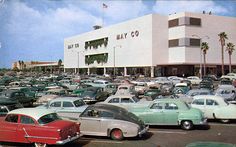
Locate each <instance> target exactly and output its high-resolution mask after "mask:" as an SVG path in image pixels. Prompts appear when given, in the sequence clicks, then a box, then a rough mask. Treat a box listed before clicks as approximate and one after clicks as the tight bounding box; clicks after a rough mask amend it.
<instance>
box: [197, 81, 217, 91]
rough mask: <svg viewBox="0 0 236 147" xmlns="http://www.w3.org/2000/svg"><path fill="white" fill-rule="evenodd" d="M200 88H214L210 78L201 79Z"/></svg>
mask: <svg viewBox="0 0 236 147" xmlns="http://www.w3.org/2000/svg"><path fill="white" fill-rule="evenodd" d="M199 88H200V89H209V90H212V91H213V90H214V84H213V81H212V80H209V79H203V80H202V81H201V82H200V84H199Z"/></svg>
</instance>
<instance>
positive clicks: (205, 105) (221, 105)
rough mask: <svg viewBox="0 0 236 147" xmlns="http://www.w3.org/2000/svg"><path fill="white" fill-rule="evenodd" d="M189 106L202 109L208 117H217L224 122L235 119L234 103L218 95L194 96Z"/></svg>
mask: <svg viewBox="0 0 236 147" xmlns="http://www.w3.org/2000/svg"><path fill="white" fill-rule="evenodd" d="M191 106H192V107H193V108H198V109H200V110H202V112H203V113H204V115H205V117H207V118H208V119H219V120H221V122H224V123H226V122H229V121H230V120H233V119H236V105H235V104H230V103H228V102H227V101H226V100H225V99H224V98H222V97H220V96H214V95H198V96H194V97H193V101H192V103H191Z"/></svg>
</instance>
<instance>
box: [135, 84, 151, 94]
mask: <svg viewBox="0 0 236 147" xmlns="http://www.w3.org/2000/svg"><path fill="white" fill-rule="evenodd" d="M147 89H148V86H147V84H146V83H137V84H136V85H135V86H134V90H135V91H136V92H137V93H138V95H144V93H145V91H147Z"/></svg>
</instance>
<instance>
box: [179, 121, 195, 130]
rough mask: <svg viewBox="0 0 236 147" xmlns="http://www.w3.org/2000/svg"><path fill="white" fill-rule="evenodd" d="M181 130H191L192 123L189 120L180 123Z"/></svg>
mask: <svg viewBox="0 0 236 147" xmlns="http://www.w3.org/2000/svg"><path fill="white" fill-rule="evenodd" d="M181 128H182V129H184V130H191V129H192V128H193V123H192V121H189V120H183V121H182V122H181Z"/></svg>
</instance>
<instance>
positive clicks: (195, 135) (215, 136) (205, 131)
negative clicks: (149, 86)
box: [0, 121, 236, 147]
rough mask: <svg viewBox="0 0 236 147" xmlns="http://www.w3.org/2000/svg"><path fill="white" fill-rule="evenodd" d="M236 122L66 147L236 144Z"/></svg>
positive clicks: (2, 146)
mask: <svg viewBox="0 0 236 147" xmlns="http://www.w3.org/2000/svg"><path fill="white" fill-rule="evenodd" d="M235 132H236V121H234V122H232V123H230V124H222V123H220V122H217V121H211V122H209V127H197V128H195V129H194V130H191V131H184V130H182V129H180V128H179V127H170V126H152V127H150V129H149V132H148V133H147V134H145V135H144V136H143V137H142V138H138V137H136V138H125V140H122V141H114V140H111V139H110V138H107V137H95V136H94V137H91V136H83V137H81V138H80V139H79V140H78V141H76V142H73V143H70V144H66V145H64V146H65V147H74V146H77V147H120V146H122V147H184V146H186V145H187V144H189V143H192V142H198V141H214V142H224V143H232V144H236V139H235V138H236V133H235ZM18 146H20V147H28V146H30V145H27V144H15V143H0V147H18ZM51 147H55V146H51Z"/></svg>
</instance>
